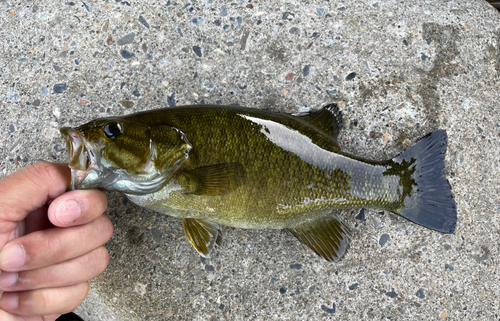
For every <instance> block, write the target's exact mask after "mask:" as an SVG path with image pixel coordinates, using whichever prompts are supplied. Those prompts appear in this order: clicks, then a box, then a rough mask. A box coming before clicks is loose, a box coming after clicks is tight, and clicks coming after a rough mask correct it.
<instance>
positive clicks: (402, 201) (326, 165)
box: [62, 105, 457, 261]
mask: <svg viewBox="0 0 500 321" xmlns="http://www.w3.org/2000/svg"><path fill="white" fill-rule="evenodd" d="M341 127H342V115H341V113H340V111H339V110H338V107H337V105H328V106H325V107H324V108H322V109H320V110H317V111H312V112H308V113H302V114H296V115H290V114H285V113H275V112H269V111H263V110H256V109H249V108H240V107H225V106H224V107H222V106H184V107H177V108H168V109H160V110H153V111H147V112H142V113H138V114H134V115H129V116H124V117H116V118H109V119H98V120H95V121H92V122H90V123H88V124H85V125H82V126H80V127H78V128H76V129H70V128H63V129H62V132H63V133H64V134H65V135H66V136H67V138H68V146H69V150H70V158H71V160H70V167H72V169H73V184H74V186H73V187H74V188H104V189H107V190H119V191H122V192H124V193H125V194H126V195H127V197H128V198H129V199H130V200H131V201H132V202H134V203H136V204H138V205H140V206H143V207H146V208H149V209H152V210H155V211H158V212H160V213H164V214H167V215H171V216H175V217H178V218H181V219H183V225H184V230H185V232H186V236H187V237H188V238H189V240H190V242H191V244H192V245H193V246H194V247H195V249H196V250H197V251H198V252H199V253H200V254H201V255H203V256H208V255H209V254H210V252H211V251H212V249H213V248H214V246H215V245H220V243H221V240H222V230H221V227H220V226H221V225H225V226H232V227H237V228H246V229H284V230H286V231H288V232H289V233H290V234H292V235H294V236H296V237H297V238H298V239H299V240H300V241H301V242H302V243H304V244H306V245H308V246H309V247H310V248H311V249H312V250H314V251H315V252H316V253H317V254H319V255H321V256H323V257H324V258H325V259H327V260H330V261H338V260H339V259H340V258H341V257H342V255H343V254H344V253H345V251H346V249H347V247H348V244H349V241H350V233H349V230H348V228H347V227H346V226H345V225H344V224H343V223H342V222H341V220H340V219H339V218H338V217H336V216H335V215H333V214H332V210H335V209H347V208H377V209H383V210H387V211H391V212H393V213H396V214H399V215H401V216H403V217H406V218H407V219H409V220H411V221H413V222H415V223H418V224H421V225H423V226H425V227H428V228H430V229H433V230H437V231H440V232H445V233H451V232H453V231H454V229H455V225H456V220H457V218H456V216H457V214H456V208H455V202H454V199H453V196H452V194H451V190H450V186H449V184H448V181H447V180H446V178H445V177H444V154H445V152H446V146H447V136H446V132H445V131H443V130H438V131H435V132H433V133H431V134H429V135H427V136H425V137H424V138H423V139H421V140H420V141H419V142H417V143H416V144H415V145H414V146H412V147H410V148H408V149H407V150H406V151H404V152H403V153H402V154H401V155H399V156H397V157H395V158H393V159H391V160H387V161H382V162H380V161H370V160H365V159H361V158H359V157H355V156H352V155H349V154H346V153H344V152H342V151H341V149H340V147H339V145H338V143H337V136H338V133H339V130H340V129H341Z"/></svg>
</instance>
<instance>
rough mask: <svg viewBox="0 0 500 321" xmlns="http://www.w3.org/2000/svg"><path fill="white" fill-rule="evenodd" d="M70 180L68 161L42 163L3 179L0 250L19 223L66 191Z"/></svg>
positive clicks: (0, 190) (0, 208)
mask: <svg viewBox="0 0 500 321" xmlns="http://www.w3.org/2000/svg"><path fill="white" fill-rule="evenodd" d="M70 179H71V178H70V170H69V168H68V165H67V164H55V163H47V162H38V163H35V164H33V165H30V166H27V167H25V168H23V169H21V170H20V171H18V172H16V173H14V174H12V175H10V176H7V177H6V178H4V179H2V180H0V249H1V248H3V246H4V245H5V243H6V242H7V241H8V239H9V236H10V235H11V234H12V233H15V232H14V231H15V230H16V227H17V223H18V222H20V221H22V220H24V218H25V217H26V216H27V215H28V214H29V213H31V212H32V211H34V210H36V209H39V208H41V207H43V206H44V205H45V204H47V202H48V201H49V200H51V199H54V198H56V197H57V196H59V195H61V194H63V193H64V192H65V191H66V190H67V188H68V185H69V182H70Z"/></svg>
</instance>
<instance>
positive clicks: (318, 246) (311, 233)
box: [285, 216, 351, 262]
mask: <svg viewBox="0 0 500 321" xmlns="http://www.w3.org/2000/svg"><path fill="white" fill-rule="evenodd" d="M285 231H287V232H289V233H290V234H292V235H293V236H295V237H296V238H298V239H299V241H301V242H302V243H304V244H305V245H307V246H309V247H310V248H311V249H312V250H313V251H314V252H315V253H316V254H318V255H319V256H322V257H323V258H325V259H326V260H327V261H334V262H338V261H339V260H340V259H341V258H342V256H344V254H345V252H346V250H347V248H348V247H349V242H350V240H351V233H350V232H349V230H348V229H347V227H346V226H345V225H344V224H343V223H342V221H341V220H340V219H339V218H338V217H336V216H326V217H322V218H320V219H317V220H314V221H312V222H307V223H304V224H301V225H299V226H297V227H294V228H288V229H285Z"/></svg>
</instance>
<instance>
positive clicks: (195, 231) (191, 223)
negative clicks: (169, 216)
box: [182, 218, 222, 257]
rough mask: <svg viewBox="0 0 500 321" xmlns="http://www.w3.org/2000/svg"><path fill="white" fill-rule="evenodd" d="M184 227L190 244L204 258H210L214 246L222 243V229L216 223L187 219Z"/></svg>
mask: <svg viewBox="0 0 500 321" xmlns="http://www.w3.org/2000/svg"><path fill="white" fill-rule="evenodd" d="M182 225H183V227H184V233H186V236H187V238H188V240H189V242H190V243H191V245H192V246H193V247H194V248H195V249H196V251H198V253H200V255H201V256H203V257H209V256H210V252H212V250H213V248H214V246H215V245H217V246H220V245H221V243H222V229H221V228H220V226H219V225H218V224H216V223H212V222H207V221H204V220H199V219H194V218H185V219H183V220H182Z"/></svg>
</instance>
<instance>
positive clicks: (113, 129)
mask: <svg viewBox="0 0 500 321" xmlns="http://www.w3.org/2000/svg"><path fill="white" fill-rule="evenodd" d="M103 131H104V135H106V137H108V138H111V139H115V138H116V137H118V136H120V135H121V134H123V126H122V125H121V124H120V123H117V122H111V123H107V124H106V126H104V128H103Z"/></svg>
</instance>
